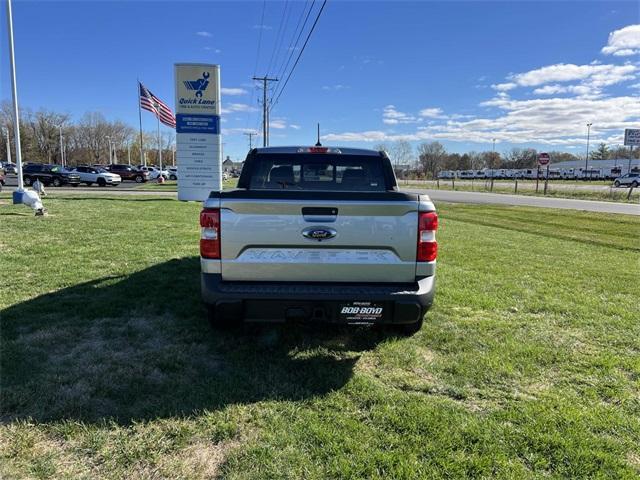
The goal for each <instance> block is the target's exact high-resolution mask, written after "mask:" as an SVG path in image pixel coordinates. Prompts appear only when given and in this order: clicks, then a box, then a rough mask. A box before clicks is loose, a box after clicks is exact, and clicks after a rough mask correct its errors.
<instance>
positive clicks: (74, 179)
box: [22, 163, 80, 187]
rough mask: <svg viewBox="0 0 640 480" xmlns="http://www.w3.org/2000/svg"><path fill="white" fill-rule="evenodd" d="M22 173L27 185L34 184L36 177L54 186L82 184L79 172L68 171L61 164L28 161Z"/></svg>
mask: <svg viewBox="0 0 640 480" xmlns="http://www.w3.org/2000/svg"><path fill="white" fill-rule="evenodd" d="M22 175H23V177H24V184H25V185H27V186H30V185H33V182H35V181H36V179H39V180H40V181H41V182H42V183H44V184H45V185H53V186H54V187H61V186H62V185H71V186H72V187H77V186H78V185H80V176H79V175H78V174H77V173H73V172H66V171H65V170H64V169H63V168H62V167H61V166H60V165H49V164H46V163H45V164H41V163H28V164H27V165H25V166H24V167H23V169H22Z"/></svg>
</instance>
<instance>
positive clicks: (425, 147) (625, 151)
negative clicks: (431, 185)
mask: <svg viewBox="0 0 640 480" xmlns="http://www.w3.org/2000/svg"><path fill="white" fill-rule="evenodd" d="M374 148H375V149H376V150H384V151H386V152H387V153H388V154H389V158H390V159H391V162H392V163H393V165H394V168H395V169H396V170H398V171H401V172H404V173H405V174H406V175H408V176H412V177H424V178H437V176H438V172H440V171H442V170H481V169H483V168H492V169H502V168H504V169H522V168H533V167H535V166H536V165H537V162H538V151H537V150H536V149H535V148H511V149H510V150H507V151H504V152H498V151H493V150H491V151H482V152H475V151H471V152H468V153H462V154H460V153H449V152H447V150H446V149H445V147H444V145H442V144H441V143H440V142H424V143H421V144H419V145H418V146H417V148H416V149H415V150H414V148H413V147H412V145H411V144H410V143H409V142H407V141H405V140H399V141H397V142H394V143H392V144H384V143H381V144H378V145H376V146H375V147H374ZM547 153H549V156H550V157H551V162H552V163H559V162H566V161H576V160H578V161H579V160H584V157H578V156H577V155H574V154H572V153H568V152H560V151H550V152H547ZM632 156H633V158H640V150H638V149H635V150H634V151H633V152H631V151H630V150H629V148H628V147H627V148H624V147H618V148H614V149H609V147H608V146H607V145H606V144H605V143H601V144H600V145H598V146H597V148H596V149H595V150H594V151H592V152H590V154H589V158H591V159H592V160H607V159H613V158H620V159H622V158H631V157H632Z"/></svg>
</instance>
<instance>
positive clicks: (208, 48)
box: [204, 47, 222, 53]
mask: <svg viewBox="0 0 640 480" xmlns="http://www.w3.org/2000/svg"><path fill="white" fill-rule="evenodd" d="M204 49H205V50H207V51H211V50H212V51H213V52H214V53H221V52H222V50H220V49H219V48H215V49H214V48H213V47H204Z"/></svg>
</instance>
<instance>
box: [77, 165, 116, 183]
mask: <svg viewBox="0 0 640 480" xmlns="http://www.w3.org/2000/svg"><path fill="white" fill-rule="evenodd" d="M71 171H72V172H74V173H77V174H78V175H79V176H80V181H81V182H82V183H86V184H87V185H89V186H90V185H93V184H94V183H97V184H98V186H100V187H106V186H107V185H119V184H120V183H122V178H121V177H120V175H118V174H116V173H111V172H108V171H106V170H105V169H104V168H97V167H91V166H85V165H81V166H79V167H76V168H74V169H73V170H71Z"/></svg>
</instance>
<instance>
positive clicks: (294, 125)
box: [289, 123, 302, 130]
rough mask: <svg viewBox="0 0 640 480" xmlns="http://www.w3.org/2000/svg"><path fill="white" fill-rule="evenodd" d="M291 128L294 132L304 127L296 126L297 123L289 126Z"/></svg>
mask: <svg viewBox="0 0 640 480" xmlns="http://www.w3.org/2000/svg"><path fill="white" fill-rule="evenodd" d="M289 128H293V129H294V130H300V129H301V128H302V127H301V126H300V125H296V124H295V123H291V124H289Z"/></svg>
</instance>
